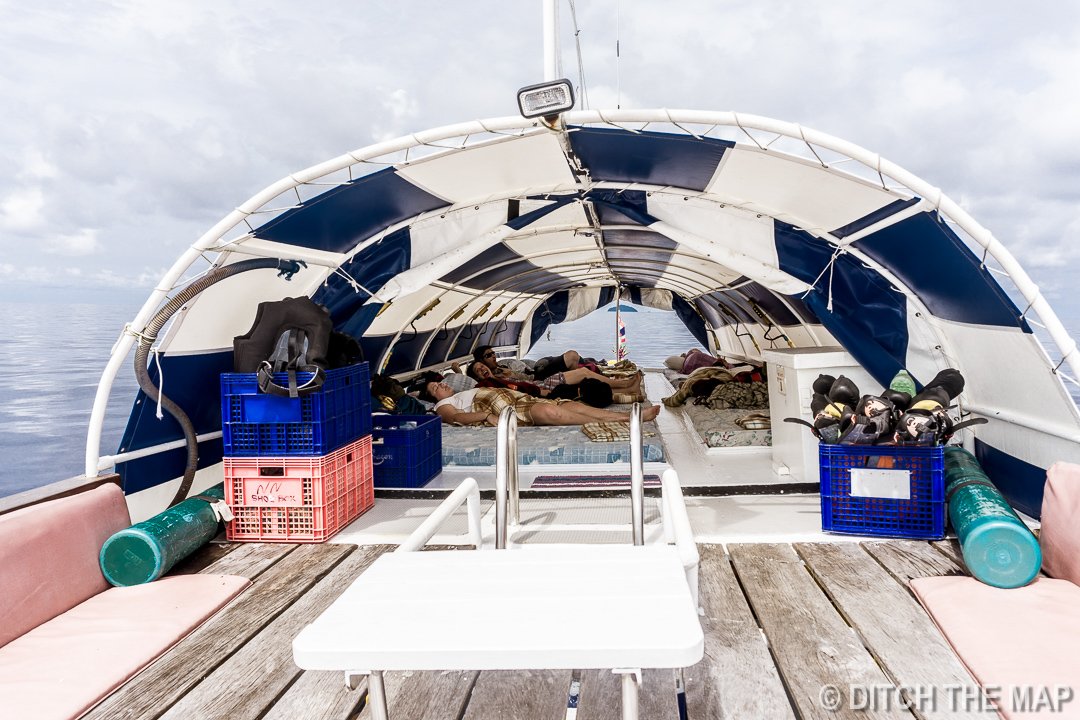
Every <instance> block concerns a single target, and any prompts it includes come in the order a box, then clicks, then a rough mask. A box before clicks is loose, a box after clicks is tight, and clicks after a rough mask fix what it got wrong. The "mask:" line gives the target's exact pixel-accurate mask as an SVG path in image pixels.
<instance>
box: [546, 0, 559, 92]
mask: <svg viewBox="0 0 1080 720" xmlns="http://www.w3.org/2000/svg"><path fill="white" fill-rule="evenodd" d="M558 73H559V5H558V0H544V82H547V81H549V80H558V79H559V75H558Z"/></svg>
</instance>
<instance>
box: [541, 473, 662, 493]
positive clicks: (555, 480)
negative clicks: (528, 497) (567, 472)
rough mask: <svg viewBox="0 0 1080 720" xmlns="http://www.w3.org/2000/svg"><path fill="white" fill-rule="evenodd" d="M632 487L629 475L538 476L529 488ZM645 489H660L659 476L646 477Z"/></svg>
mask: <svg viewBox="0 0 1080 720" xmlns="http://www.w3.org/2000/svg"><path fill="white" fill-rule="evenodd" d="M629 487H630V476H629V475H578V476H569V477H560V476H557V475H538V476H537V477H536V479H535V480H533V481H532V485H530V486H529V489H530V490H538V489H543V488H548V489H551V488H559V489H567V488H570V489H586V488H627V489H629ZM645 487H660V476H659V475H646V476H645Z"/></svg>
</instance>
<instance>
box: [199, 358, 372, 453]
mask: <svg viewBox="0 0 1080 720" xmlns="http://www.w3.org/2000/svg"><path fill="white" fill-rule="evenodd" d="M310 379H311V373H297V374H296V381H297V383H298V384H303V383H304V382H306V381H308V380H310ZM274 381H275V382H276V383H278V384H279V385H282V386H287V385H288V382H289V376H288V375H287V374H285V373H278V374H276V375H274ZM369 386H370V381H369V378H368V365H367V363H366V362H364V363H358V364H356V365H350V366H349V367H345V368H339V369H337V370H328V371H327V372H326V382H325V383H323V386H322V388H321V389H320V390H319V391H318V392H315V393H312V394H310V395H307V396H305V397H302V398H288V397H280V396H278V395H268V394H266V393H262V392H259V387H258V380H257V375H256V374H255V373H222V375H221V420H222V422H221V426H222V431H223V434H224V444H225V456H226V457H258V456H264V455H274V456H294V457H295V456H309V455H310V456H314V455H324V454H326V453H329V452H333V451H334V450H337V449H338V448H340V447H342V446H343V445H347V444H349V443H350V442H353V441H354V440H357V439H358V438H361V437H363V436H365V435H368V434H370V433H371V394H370V390H369Z"/></svg>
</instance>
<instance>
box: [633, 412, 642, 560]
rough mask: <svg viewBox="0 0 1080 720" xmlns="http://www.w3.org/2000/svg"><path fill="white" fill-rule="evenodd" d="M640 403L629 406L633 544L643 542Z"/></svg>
mask: <svg viewBox="0 0 1080 720" xmlns="http://www.w3.org/2000/svg"><path fill="white" fill-rule="evenodd" d="M644 450H645V448H644V441H643V439H642V432H641V403H634V404H633V405H632V406H631V407H630V520H631V523H632V524H633V534H634V544H635V545H644V544H645V465H644Z"/></svg>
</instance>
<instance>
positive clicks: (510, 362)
mask: <svg viewBox="0 0 1080 720" xmlns="http://www.w3.org/2000/svg"><path fill="white" fill-rule="evenodd" d="M499 364H500V365H502V366H503V367H505V368H509V369H510V370H512V371H513V372H516V373H527V372H531V368H530V367H529V366H528V365H526V364H525V361H524V360H516V359H514V358H505V359H502V360H499Z"/></svg>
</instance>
